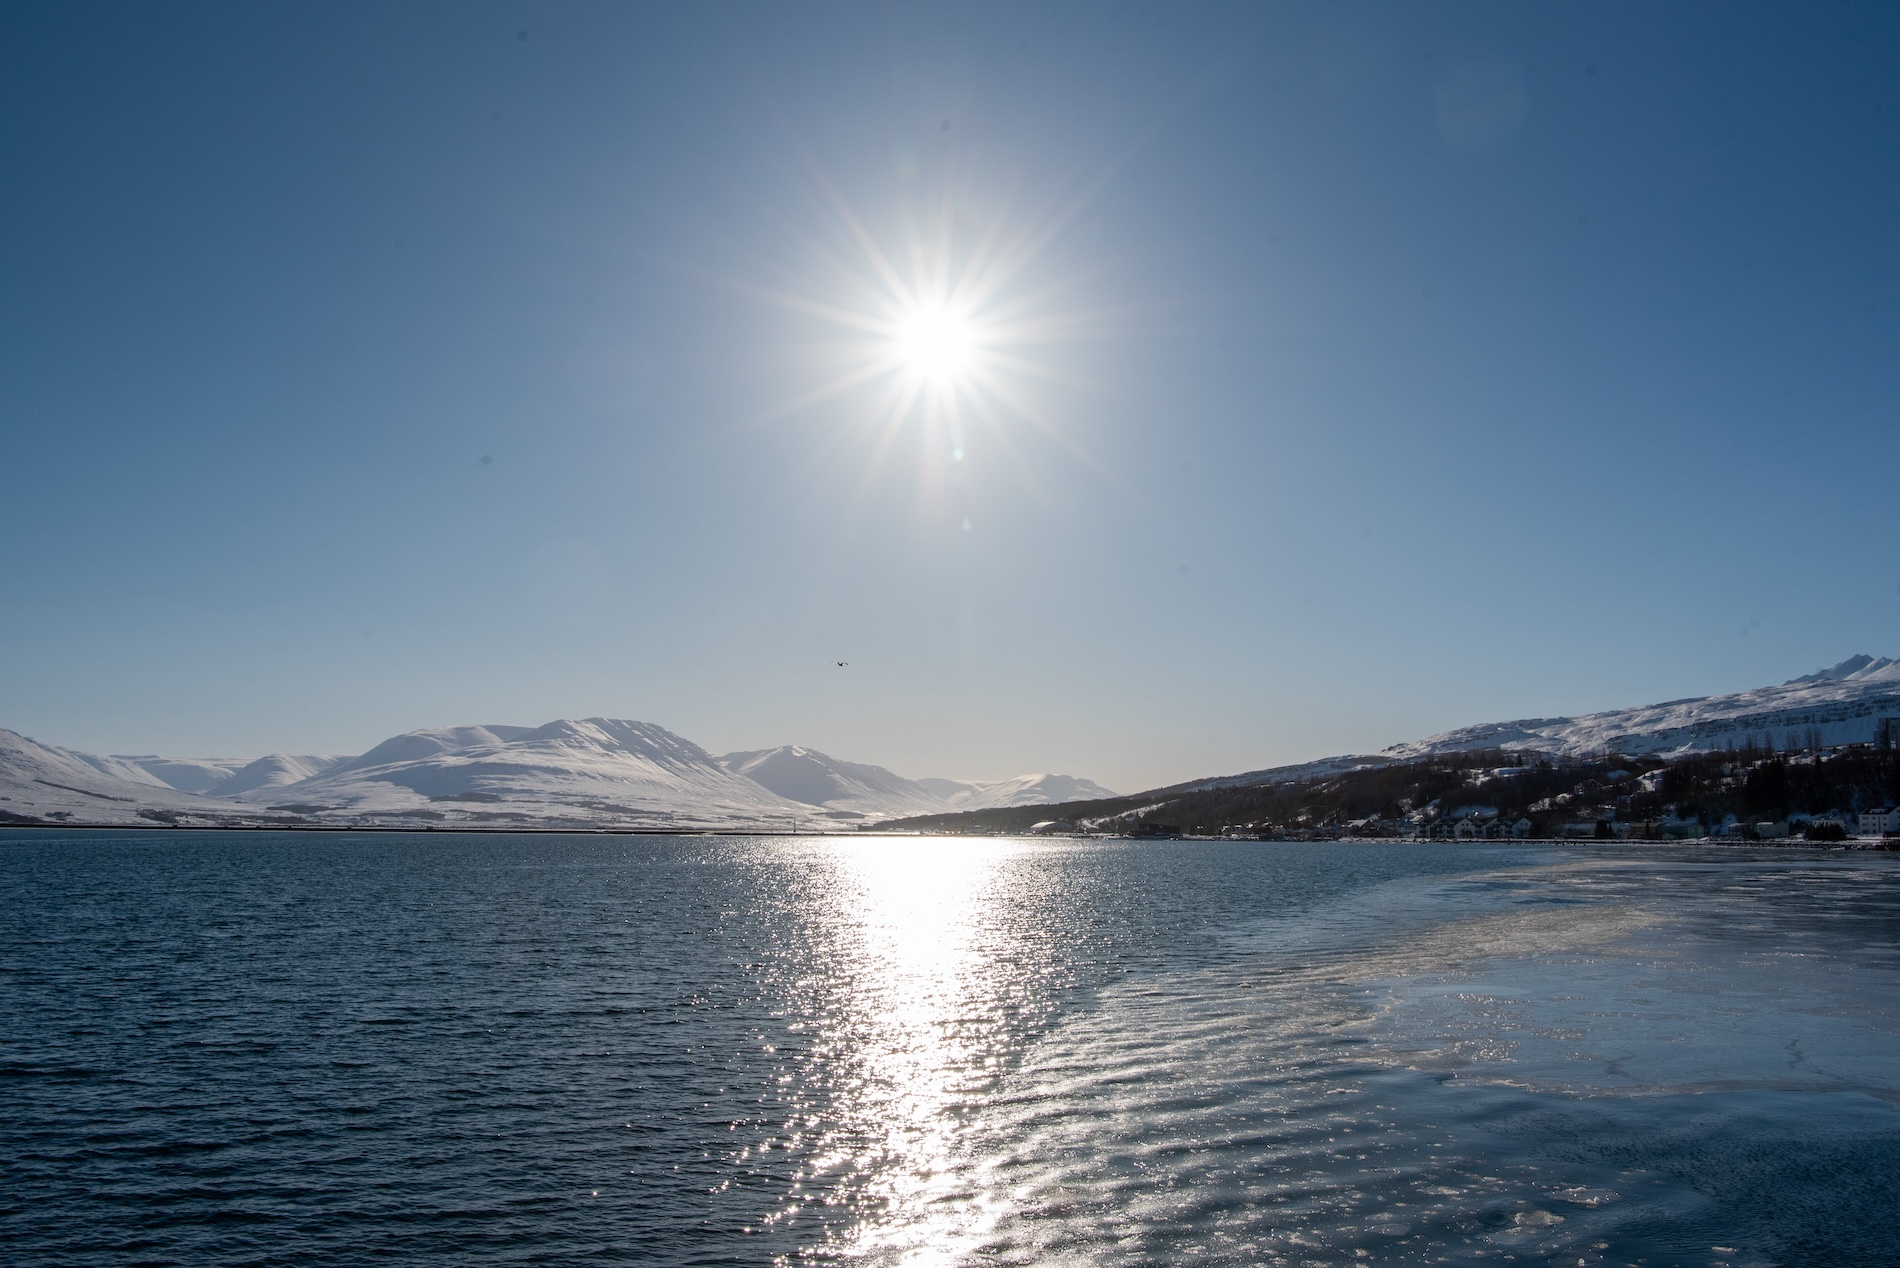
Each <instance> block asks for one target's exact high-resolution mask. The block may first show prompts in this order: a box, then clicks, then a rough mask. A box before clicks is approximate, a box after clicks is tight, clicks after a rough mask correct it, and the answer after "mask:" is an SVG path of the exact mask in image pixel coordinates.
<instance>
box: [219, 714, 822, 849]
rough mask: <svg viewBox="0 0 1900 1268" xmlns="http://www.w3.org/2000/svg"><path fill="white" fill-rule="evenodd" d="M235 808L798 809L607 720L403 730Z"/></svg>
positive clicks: (561, 816) (400, 811)
mask: <svg viewBox="0 0 1900 1268" xmlns="http://www.w3.org/2000/svg"><path fill="white" fill-rule="evenodd" d="M242 800H244V801H247V802H252V803H262V802H269V803H271V804H273V805H276V806H279V807H281V808H284V809H288V810H291V811H293V812H295V813H300V814H306V815H313V816H317V817H320V818H335V817H337V816H339V815H348V816H352V817H361V816H366V815H367V816H375V817H388V816H401V817H404V818H409V819H418V818H419V819H423V820H425V821H433V822H438V823H449V822H459V823H471V824H475V823H480V824H487V825H492V826H505V825H507V824H509V823H572V824H575V825H590V826H593V825H600V826H604V825H608V824H612V825H615V826H619V827H645V828H665V827H738V826H749V827H762V826H766V825H769V824H771V823H773V822H774V821H775V820H778V819H780V818H782V817H783V816H786V815H789V814H793V813H796V812H798V811H800V810H806V809H807V807H804V806H801V805H797V804H794V803H790V802H788V801H787V800H786V799H785V798H783V797H780V796H778V795H777V794H776V793H774V792H772V791H771V790H769V789H767V788H765V787H764V786H762V785H761V784H759V783H758V782H756V781H754V780H751V779H747V778H745V777H744V776H740V775H734V774H733V773H732V772H731V771H728V770H727V769H726V768H725V767H723V766H721V765H720V764H719V762H718V761H717V760H716V759H715V758H714V757H713V756H712V754H710V753H708V752H706V750H705V749H703V748H701V747H699V745H697V744H694V743H693V742H692V741H691V740H687V739H683V738H681V737H680V736H677V735H675V734H673V733H672V732H671V731H668V730H667V729H665V728H664V727H659V726H655V725H653V724H652V723H650V722H631V721H626V720H623V719H617V718H586V719H583V720H581V721H570V720H566V719H563V720H561V721H558V722H550V723H548V724H547V725H546V726H542V727H533V728H530V727H517V726H473V727H444V728H438V729H434V730H424V731H411V732H409V733H408V734H406V735H398V736H396V737H394V738H393V739H389V740H385V741H384V742H383V743H381V744H379V745H377V746H376V747H375V748H373V749H371V750H370V751H369V752H367V753H365V754H363V755H362V756H361V757H355V758H351V759H349V760H348V761H345V762H341V763H338V764H337V765H335V766H332V767H331V768H330V769H328V770H325V771H323V772H321V773H319V774H316V775H314V776H312V777H310V778H308V779H304V780H302V781H300V782H298V783H294V784H283V785H275V786H266V787H259V788H257V789H255V790H252V791H249V792H246V793H243V794H242Z"/></svg>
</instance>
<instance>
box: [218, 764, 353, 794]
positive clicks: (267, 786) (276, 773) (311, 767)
mask: <svg viewBox="0 0 1900 1268" xmlns="http://www.w3.org/2000/svg"><path fill="white" fill-rule="evenodd" d="M354 760H356V759H354V758H351V757H348V756H343V755H339V754H334V753H272V754H270V755H269V756H268V757H260V758H258V759H257V760H256V761H254V762H247V763H245V764H244V765H243V766H240V767H239V768H238V769H236V770H235V771H232V772H231V774H230V775H229V776H228V777H226V778H225V779H224V781H223V782H221V783H218V784H215V785H213V786H212V787H211V788H209V789H207V790H206V791H207V792H208V793H209V794H210V795H211V796H214V797H242V796H243V795H244V794H246V793H258V792H265V791H269V792H272V793H275V792H276V791H277V790H281V789H283V788H287V787H289V786H290V785H291V784H300V783H302V782H303V781H304V780H306V779H314V778H315V777H316V776H318V775H321V774H323V773H325V772H326V771H331V770H335V769H336V768H337V767H338V766H341V765H343V764H344V763H345V762H350V761H354Z"/></svg>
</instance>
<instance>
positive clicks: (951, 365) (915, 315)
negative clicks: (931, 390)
mask: <svg viewBox="0 0 1900 1268" xmlns="http://www.w3.org/2000/svg"><path fill="white" fill-rule="evenodd" d="M893 343H894V344H895V347H894V349H893V351H894V352H895V354H896V357H897V359H898V361H899V362H900V363H901V364H902V365H903V367H904V369H905V371H906V372H907V373H909V374H910V375H912V376H913V377H915V378H917V379H919V380H921V381H922V382H923V383H925V384H929V385H932V386H935V387H946V386H949V385H952V384H954V383H955V382H956V381H957V380H958V379H960V378H962V377H963V376H964V375H966V374H967V373H968V372H969V371H970V369H971V368H972V366H973V365H974V363H975V361H976V359H977V357H976V354H977V350H978V349H977V343H978V340H977V329H976V325H975V323H973V322H972V321H971V320H970V319H969V318H968V317H967V316H965V315H964V314H962V313H959V312H957V311H955V310H954V309H952V308H951V307H949V306H948V305H946V304H922V305H919V306H917V307H916V308H915V309H914V310H913V311H911V312H909V313H907V314H905V315H904V316H902V317H900V318H899V319H898V321H897V323H896V329H895V331H894V332H893Z"/></svg>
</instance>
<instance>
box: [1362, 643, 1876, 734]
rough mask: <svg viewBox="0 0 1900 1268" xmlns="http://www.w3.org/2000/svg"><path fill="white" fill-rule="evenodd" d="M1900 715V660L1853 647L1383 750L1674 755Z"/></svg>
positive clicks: (1859, 728)
mask: <svg viewBox="0 0 1900 1268" xmlns="http://www.w3.org/2000/svg"><path fill="white" fill-rule="evenodd" d="M1885 719H1895V720H1896V725H1900V661H1895V660H1889V659H1886V658H1884V657H1883V658H1879V659H1876V658H1875V657H1872V656H1865V655H1861V656H1850V657H1849V658H1848V659H1846V660H1844V661H1842V662H1841V663H1840V664H1838V665H1834V666H1831V667H1829V668H1827V669H1822V670H1817V671H1816V672H1815V673H1812V674H1804V675H1802V676H1801V677H1799V678H1793V679H1790V680H1789V681H1787V682H1784V683H1782V684H1781V685H1779V686H1775V687H1758V688H1756V689H1754V690H1752V691H1741V692H1737V693H1735V694H1733V695H1727V696H1703V697H1698V698H1696V699H1690V700H1670V701H1666V702H1664V703H1662V704H1653V705H1645V706H1643V707H1641V708H1635V709H1613V710H1609V711H1607V712H1604V713H1591V714H1585V715H1583V716H1581V717H1574V718H1524V719H1520V720H1518V721H1515V722H1490V723H1484V724H1481V725H1478V726H1469V727H1461V728H1459V729H1458V730H1455V731H1446V732H1444V733H1443V734H1441V735H1433V736H1429V737H1427V738H1425V739H1423V740H1416V741H1413V742H1411V743H1407V744H1395V745H1393V746H1392V747H1391V748H1388V749H1386V750H1384V752H1383V753H1382V754H1381V756H1385V757H1389V758H1394V759H1398V760H1405V759H1407V758H1413V757H1423V756H1426V755H1428V754H1431V753H1447V752H1458V751H1463V750H1466V749H1478V748H1505V749H1536V750H1539V751H1542V752H1550V753H1562V754H1574V753H1591V752H1604V751H1609V752H1617V753H1654V754H1658V755H1665V756H1666V755H1669V754H1674V753H1686V752H1694V751H1706V750H1710V749H1727V748H1741V747H1743V746H1745V745H1747V744H1751V743H1752V744H1754V745H1756V746H1757V747H1774V748H1789V747H1793V748H1799V747H1802V746H1804V745H1808V744H1811V743H1813V742H1815V741H1817V740H1818V741H1819V743H1821V744H1823V745H1839V744H1866V743H1874V742H1876V741H1877V740H1878V739H1879V735H1880V728H1881V727H1882V725H1883V720H1885Z"/></svg>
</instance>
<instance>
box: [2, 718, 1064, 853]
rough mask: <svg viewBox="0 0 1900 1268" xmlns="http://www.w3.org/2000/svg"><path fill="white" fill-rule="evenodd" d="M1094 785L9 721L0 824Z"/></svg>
mask: <svg viewBox="0 0 1900 1268" xmlns="http://www.w3.org/2000/svg"><path fill="white" fill-rule="evenodd" d="M936 786H941V787H943V788H944V789H945V790H946V792H945V793H943V794H940V793H939V792H937V791H935V787H936ZM1090 790H1100V786H1099V785H1097V784H1094V783H1091V782H1090V781H1088V780H1085V779H1076V778H1074V777H1072V776H1066V775H1024V776H1020V777H1018V778H1017V779H1013V780H1003V781H994V782H988V783H983V782H976V781H959V780H909V779H905V778H903V777H902V776H900V775H896V774H894V773H892V772H891V771H888V770H886V769H884V768H883V767H881V766H871V765H867V764H864V763H861V762H847V761H842V760H840V759H837V758H834V757H831V756H829V755H827V754H825V753H821V752H819V751H818V750H816V749H809V748H803V747H800V746H797V745H783V746H780V747H778V748H772V749H757V750H751V751H746V752H736V753H726V754H724V755H721V756H714V755H713V754H711V753H708V752H707V751H706V750H705V749H703V748H701V747H700V746H699V745H697V744H694V743H693V742H692V741H690V740H687V739H684V738H683V737H681V736H678V735H675V734H674V733H673V732H671V731H668V730H666V729H665V728H664V727H659V726H655V725H653V724H652V723H647V722H632V721H626V720H622V719H613V718H587V719H583V720H580V721H574V720H569V719H563V720H560V721H556V722H550V723H548V724H547V725H546V726H541V727H526V726H502V725H487V726H459V727H437V728H431V729H425V730H420V731H410V732H406V733H404V734H402V735H397V736H393V737H391V738H390V739H387V740H385V741H383V742H382V743H381V744H378V745H377V746H376V747H375V748H372V749H371V750H370V751H369V752H367V753H364V754H362V755H360V756H357V757H345V756H338V755H334V754H303V755H296V754H283V753H277V754H271V755H269V756H266V757H259V758H254V759H245V758H171V757H159V756H152V755H145V756H131V757H128V756H108V755H102V754H96V753H83V752H78V751H75V750H70V749H62V748H58V747H56V746H53V745H47V744H41V743H39V742H37V741H34V740H31V739H28V738H27V737H25V736H20V735H15V734H14V733H12V732H10V731H9V732H0V823H86V824H102V825H126V826H134V825H149V824H154V823H163V824H180V825H202V826H214V827H215V826H231V827H235V826H243V825H246V824H254V825H267V826H298V825H304V826H312V827H374V826H387V827H441V828H457V827H461V828H501V829H505V828H510V827H516V828H529V827H533V828H576V829H598V828H617V829H643V830H649V831H666V830H669V829H677V830H702V829H709V830H726V831H745V830H770V831H785V830H788V829H792V828H800V829H803V830H806V831H810V830H813V829H817V828H824V827H827V826H830V827H851V826H856V825H860V824H863V825H869V824H874V823H877V822H879V821H881V820H886V819H892V818H897V817H901V816H905V815H916V814H923V813H930V812H941V811H944V810H946V809H950V808H953V807H969V808H975V807H976V806H981V805H1039V804H1044V803H1046V802H1050V801H1056V800H1062V799H1063V798H1064V796H1069V797H1073V796H1076V795H1086V794H1087V793H1088V792H1089V791H1090Z"/></svg>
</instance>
